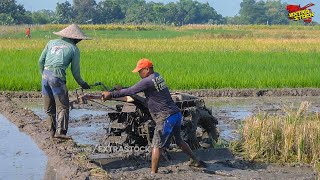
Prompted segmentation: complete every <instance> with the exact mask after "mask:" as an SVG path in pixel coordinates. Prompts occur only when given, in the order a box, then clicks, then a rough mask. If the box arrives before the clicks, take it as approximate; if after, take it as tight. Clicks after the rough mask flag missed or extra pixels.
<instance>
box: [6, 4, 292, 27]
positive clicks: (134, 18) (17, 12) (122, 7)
mask: <svg viewBox="0 0 320 180" xmlns="http://www.w3.org/2000/svg"><path fill="white" fill-rule="evenodd" d="M286 5H287V4H286V3H282V2H281V0H279V1H275V0H267V1H256V0H243V1H242V2H241V4H240V7H241V9H240V11H239V15H236V16H234V17H223V16H222V15H221V14H219V13H218V12H217V11H216V10H215V9H214V8H213V7H211V6H210V5H209V3H200V2H198V1H194V0H178V1H176V2H170V3H167V4H164V3H156V2H152V1H151V2H146V1H145V0H102V1H100V2H98V3H97V2H96V1H95V0H73V2H72V4H71V3H70V2H68V1H65V2H64V3H57V4H56V7H55V10H54V11H52V10H39V11H35V12H31V11H27V10H26V9H25V8H24V6H23V5H20V4H17V2H16V0H1V1H0V25H13V24H68V23H79V24H108V23H132V24H142V23H153V24H169V25H177V26H181V25H184V24H289V20H288V17H287V14H288V13H287V11H286Z"/></svg>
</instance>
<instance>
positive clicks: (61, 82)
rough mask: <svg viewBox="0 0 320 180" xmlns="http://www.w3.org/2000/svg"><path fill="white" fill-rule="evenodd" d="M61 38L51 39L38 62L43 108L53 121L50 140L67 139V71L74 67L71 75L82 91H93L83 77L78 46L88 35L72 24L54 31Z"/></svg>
mask: <svg viewBox="0 0 320 180" xmlns="http://www.w3.org/2000/svg"><path fill="white" fill-rule="evenodd" d="M54 34H56V35H59V36H61V37H62V38H61V39H55V40H50V41H49V42H48V43H47V45H46V46H45V48H44V49H43V51H42V54H41V56H40V59H39V67H40V73H41V74H42V95H43V99H44V109H45V111H46V113H47V115H48V118H49V119H50V122H51V125H50V133H51V137H56V138H68V136H66V134H67V131H68V121H69V96H68V90H67V87H66V69H67V68H68V66H69V65H70V64H71V72H72V75H73V77H74V79H75V80H76V82H77V83H78V84H79V85H80V86H81V87H82V88H83V89H90V86H89V85H88V83H86V82H85V81H84V80H83V79H82V78H81V75H80V51H79V49H78V47H77V46H76V44H77V43H78V42H80V41H81V40H83V39H90V38H89V37H87V36H85V35H84V33H83V32H82V31H81V29H80V28H79V26H77V25H76V24H72V25H70V26H68V27H66V28H65V29H63V30H61V31H59V32H54Z"/></svg>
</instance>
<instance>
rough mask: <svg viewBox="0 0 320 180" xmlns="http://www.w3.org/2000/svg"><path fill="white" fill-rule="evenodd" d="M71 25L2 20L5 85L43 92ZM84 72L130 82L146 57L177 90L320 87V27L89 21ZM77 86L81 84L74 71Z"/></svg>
mask: <svg viewBox="0 0 320 180" xmlns="http://www.w3.org/2000/svg"><path fill="white" fill-rule="evenodd" d="M66 26H67V25H42V26H40V25H39V26H31V38H30V39H27V38H25V37H24V31H25V28H26V26H0V54H1V56H0V72H1V73H0V74H1V75H0V90H8V91H30V90H35V91H39V90H40V89H41V76H40V72H39V67H38V59H39V57H40V54H41V52H42V49H43V48H44V46H45V45H46V43H47V42H48V41H49V40H50V39H55V38H59V37H58V36H55V35H54V34H53V33H52V32H54V31H59V30H61V29H62V28H64V27H66ZM80 27H81V28H83V29H84V32H85V33H86V34H87V35H88V36H91V37H92V38H93V40H88V41H81V42H80V43H79V44H78V46H79V49H80V52H81V74H82V77H83V79H84V80H85V81H87V82H88V83H89V84H93V83H94V82H97V81H101V82H103V83H104V84H106V85H107V86H109V87H111V86H113V85H116V84H119V85H122V86H130V85H133V84H134V83H135V82H137V81H138V80H139V79H140V77H139V76H138V75H137V74H134V73H132V72H131V70H132V69H133V68H134V67H135V65H136V62H137V61H138V60H139V59H141V58H149V59H151V60H152V61H153V62H154V65H155V70H156V71H158V72H160V73H161V74H162V76H163V77H164V78H165V79H166V82H167V84H168V85H169V87H170V89H172V90H179V89H180V90H182V89H220V88H284V87H287V88H297V87H316V88H318V87H320V66H319V64H320V63H319V60H320V26H218V25H211V26H209V25H193V26H191V25H189V26H182V27H172V26H155V25H141V26H133V25H81V26H80ZM67 81H68V83H67V85H68V87H69V89H74V88H76V87H78V85H77V84H76V82H75V81H74V80H73V77H72V74H71V72H70V71H69V72H68V74H67Z"/></svg>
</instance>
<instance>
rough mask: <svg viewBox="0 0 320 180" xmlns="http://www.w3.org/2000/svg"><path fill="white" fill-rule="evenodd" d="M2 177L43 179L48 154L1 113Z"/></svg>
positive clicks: (0, 172)
mask: <svg viewBox="0 0 320 180" xmlns="http://www.w3.org/2000/svg"><path fill="white" fill-rule="evenodd" d="M0 159H1V163H0V179H35V180H36V179H43V177H44V175H45V171H46V166H47V156H46V155H45V154H44V153H43V152H42V151H41V150H40V149H39V148H38V146H37V145H36V144H35V143H34V142H33V141H32V139H31V138H30V137H29V136H27V135H26V134H24V133H22V132H20V131H19V129H18V128H17V127H16V126H15V125H14V124H12V123H11V122H10V121H9V120H8V119H6V118H5V117H4V116H3V115H1V114H0Z"/></svg>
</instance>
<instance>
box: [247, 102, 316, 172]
mask: <svg viewBox="0 0 320 180" xmlns="http://www.w3.org/2000/svg"><path fill="white" fill-rule="evenodd" d="M309 105H310V104H309V103H308V102H302V103H301V105H300V108H299V109H298V110H295V111H294V110H292V109H290V108H284V112H285V115H283V116H268V115H267V114H265V113H264V114H263V113H261V114H259V115H257V116H252V117H250V118H248V119H246V121H245V122H244V124H243V130H242V138H243V139H242V142H241V150H242V153H243V154H244V156H245V157H246V158H248V159H249V160H263V161H267V162H278V163H284V162H289V163H292V162H296V163H309V164H312V165H314V166H315V167H316V168H317V170H318V171H319V170H320V168H319V165H320V119H319V114H318V113H315V114H314V113H309V112H308V111H307V110H308V107H309Z"/></svg>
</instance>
